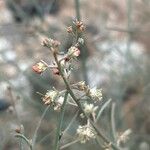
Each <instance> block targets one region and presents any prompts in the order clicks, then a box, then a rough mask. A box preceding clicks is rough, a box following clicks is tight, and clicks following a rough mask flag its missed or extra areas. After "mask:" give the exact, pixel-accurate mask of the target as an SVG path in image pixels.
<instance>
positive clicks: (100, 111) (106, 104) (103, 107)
mask: <svg viewBox="0 0 150 150" xmlns="http://www.w3.org/2000/svg"><path fill="white" fill-rule="evenodd" d="M110 102H111V99H109V100H108V101H107V102H106V103H105V104H104V105H103V106H102V108H101V109H100V110H99V112H98V115H97V117H96V121H95V122H98V119H99V118H100V117H101V115H102V113H103V111H104V110H105V108H106V107H107V106H108V105H109V103H110Z"/></svg>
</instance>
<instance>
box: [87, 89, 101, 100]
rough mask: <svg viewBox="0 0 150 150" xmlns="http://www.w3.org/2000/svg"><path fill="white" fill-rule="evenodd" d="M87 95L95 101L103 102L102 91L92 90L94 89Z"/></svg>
mask: <svg viewBox="0 0 150 150" xmlns="http://www.w3.org/2000/svg"><path fill="white" fill-rule="evenodd" d="M87 95H88V96H90V97H91V98H92V99H93V100H101V99H102V90H101V89H96V88H92V89H89V91H88V93H87Z"/></svg>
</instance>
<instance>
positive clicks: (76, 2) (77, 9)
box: [75, 0, 81, 20]
mask: <svg viewBox="0 0 150 150" xmlns="http://www.w3.org/2000/svg"><path fill="white" fill-rule="evenodd" d="M75 9H76V18H77V20H80V19H81V15H80V3H79V0H75Z"/></svg>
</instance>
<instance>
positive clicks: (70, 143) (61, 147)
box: [60, 139, 79, 150]
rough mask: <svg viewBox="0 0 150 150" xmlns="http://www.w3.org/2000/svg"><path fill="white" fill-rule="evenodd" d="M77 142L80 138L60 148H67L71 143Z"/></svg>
mask: <svg viewBox="0 0 150 150" xmlns="http://www.w3.org/2000/svg"><path fill="white" fill-rule="evenodd" d="M77 142H79V139H77V140H75V141H72V142H70V143H67V144H65V145H64V146H62V147H60V150H61V149H64V148H67V147H69V146H71V145H73V144H75V143H77Z"/></svg>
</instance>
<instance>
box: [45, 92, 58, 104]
mask: <svg viewBox="0 0 150 150" xmlns="http://www.w3.org/2000/svg"><path fill="white" fill-rule="evenodd" d="M57 95H58V91H54V90H50V91H48V92H47V93H46V94H45V96H44V97H43V102H44V104H46V105H50V104H51V103H53V102H54V100H55V98H56V96H57Z"/></svg>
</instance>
